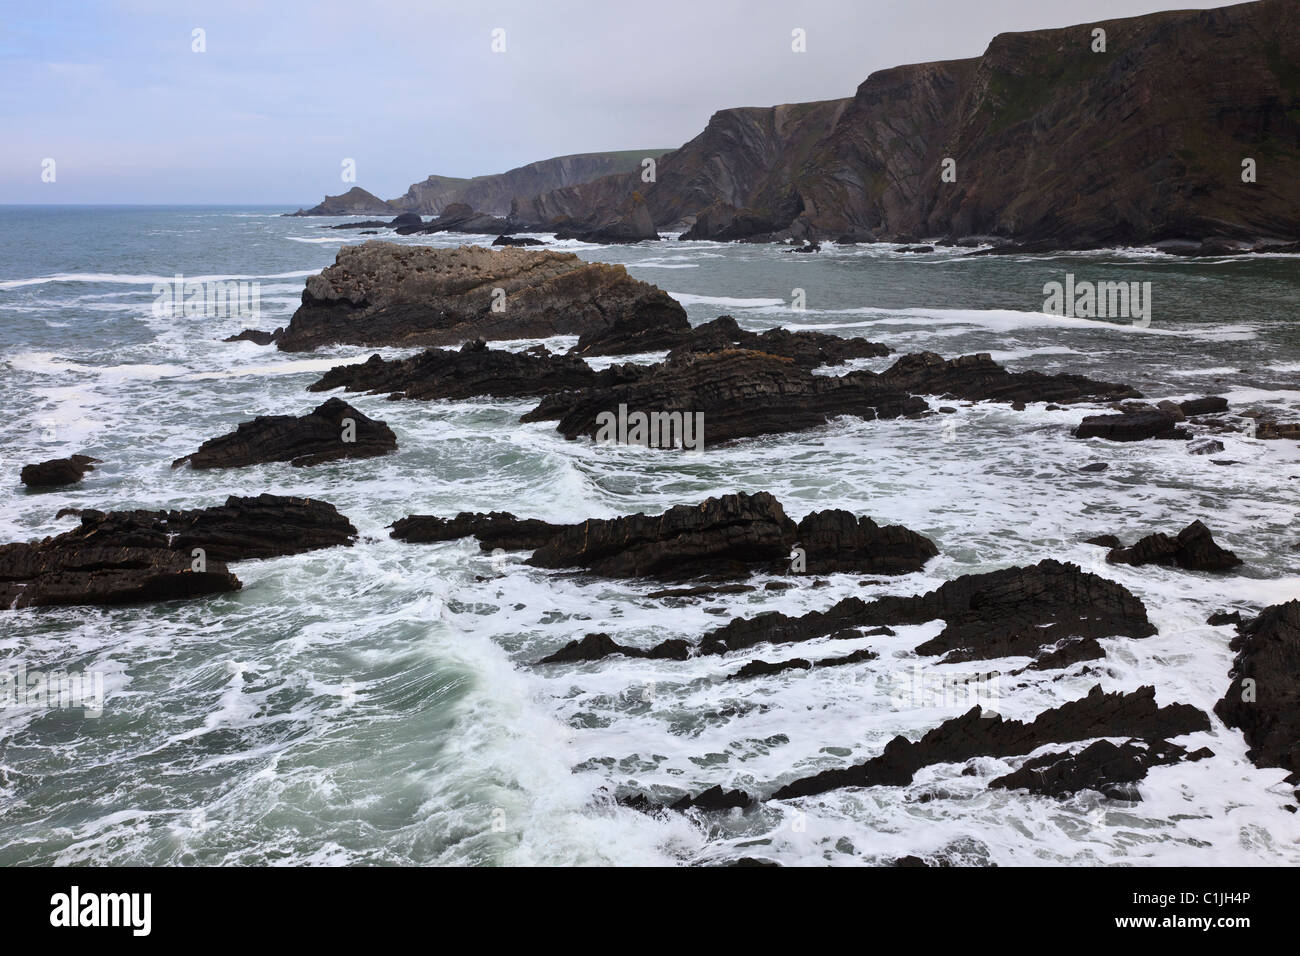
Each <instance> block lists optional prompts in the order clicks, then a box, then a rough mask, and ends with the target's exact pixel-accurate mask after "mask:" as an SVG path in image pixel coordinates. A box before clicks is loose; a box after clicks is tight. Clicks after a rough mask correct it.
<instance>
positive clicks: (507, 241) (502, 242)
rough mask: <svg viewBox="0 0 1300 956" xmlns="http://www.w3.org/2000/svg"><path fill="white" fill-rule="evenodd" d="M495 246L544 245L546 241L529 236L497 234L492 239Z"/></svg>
mask: <svg viewBox="0 0 1300 956" xmlns="http://www.w3.org/2000/svg"><path fill="white" fill-rule="evenodd" d="M492 245H494V246H544V245H546V243H544V242H542V240H540V239H529V238H528V237H527V236H497V237H496V238H495V239H493V240H492Z"/></svg>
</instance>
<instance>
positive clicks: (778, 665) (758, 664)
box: [727, 647, 879, 680]
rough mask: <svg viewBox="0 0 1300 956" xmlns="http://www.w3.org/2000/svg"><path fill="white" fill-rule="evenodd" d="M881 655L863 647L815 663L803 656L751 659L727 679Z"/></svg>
mask: <svg viewBox="0 0 1300 956" xmlns="http://www.w3.org/2000/svg"><path fill="white" fill-rule="evenodd" d="M878 656H879V655H878V654H876V652H875V651H873V650H871V649H869V648H865V647H864V648H863V649H862V650H860V651H854V652H853V653H852V654H845V655H843V656H841V657H824V658H822V659H821V660H819V661H817V662H816V663H814V662H813V661H807V660H804V659H803V658H802V657H795V658H791V659H790V660H785V661H776V662H769V661H750V662H749V663H748V664H746V665H745V666H744V667H742V668H741V669H740V670H738V671H736V672H735V673H734V674H729V675H728V676H727V680H748V679H750V678H751V677H770V676H771V675H773V674H780V673H782V672H783V671H789V670H799V671H807V670H813V669H814V668H818V667H842V666H844V665H846V664H860V663H862V662H863V661H874V660H875V659H876V658H877V657H878Z"/></svg>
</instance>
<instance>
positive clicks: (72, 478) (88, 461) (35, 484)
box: [18, 455, 103, 488]
mask: <svg viewBox="0 0 1300 956" xmlns="http://www.w3.org/2000/svg"><path fill="white" fill-rule="evenodd" d="M99 464H103V462H101V461H100V460H99V459H98V458H91V457H90V456H89V455H73V456H71V457H70V458H51V459H50V460H49V461H43V462H41V463H40V464H36V465H23V470H22V471H21V472H20V473H19V475H18V477H19V480H21V481H22V483H23V484H24V485H26V486H27V487H28V488H57V487H59V486H60V485H72V484H76V483H77V482H78V481H80V480H81V479H82V478H84V477H85V476H86V472H88V471H94V470H95V466H96V465H99Z"/></svg>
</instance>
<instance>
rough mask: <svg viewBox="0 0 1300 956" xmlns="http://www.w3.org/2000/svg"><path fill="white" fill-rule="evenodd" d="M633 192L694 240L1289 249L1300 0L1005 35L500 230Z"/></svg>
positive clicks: (658, 219)
mask: <svg viewBox="0 0 1300 956" xmlns="http://www.w3.org/2000/svg"><path fill="white" fill-rule="evenodd" d="M1095 28H1101V29H1104V30H1105V31H1106V52H1094V51H1093V49H1092V46H1093V30H1094V29H1095ZM945 158H951V159H952V160H954V161H955V175H956V179H955V181H954V182H945V181H944V180H943V178H942V175H941V174H942V172H943V169H944V166H943V161H944V159H945ZM1246 158H1251V159H1254V160H1255V161H1256V163H1257V169H1258V175H1257V181H1256V182H1254V183H1245V182H1243V181H1242V161H1243V160H1244V159H1246ZM632 191H639V192H640V193H641V194H642V195H643V196H644V199H645V201H646V203H647V205H648V208H649V209H650V212H651V214H652V216H653V218H654V222H655V225H656V226H658V227H664V226H669V225H672V224H675V223H678V222H680V221H681V220H682V219H684V218H693V220H694V226H693V227H692V229H691V230H690V232H688V233H687V235H688V236H690V237H692V238H719V239H735V238H743V237H747V236H762V235H765V234H772V233H776V234H787V233H788V234H794V235H807V234H808V233H810V232H812V233H815V234H818V235H821V236H827V235H830V236H838V235H842V234H850V235H853V236H855V237H859V238H879V239H891V240H892V239H911V238H914V237H918V236H951V237H960V236H968V235H981V234H993V235H999V236H1004V237H1007V238H1014V239H1017V240H1021V241H1027V242H1040V243H1044V244H1050V245H1056V246H1088V245H1100V244H1106V243H1114V242H1151V241H1158V240H1161V239H1166V238H1179V237H1187V238H1200V237H1206V236H1224V237H1235V238H1255V237H1276V238H1298V237H1300V4H1297V3H1295V0H1259V2H1256V3H1246V4H1240V5H1237V6H1232V7H1224V8H1220V9H1217V10H1205V11H1176V12H1170V13H1159V14H1151V15H1149V16H1142V17H1134V18H1130V19H1124V20H1110V21H1101V22H1099V23H1095V24H1085V25H1080V26H1075V27H1068V28H1065V29H1058V30H1042V31H1035V32H1030V33H1013V34H1002V35H1000V36H998V37H995V38H994V40H993V41H992V42H991V43H990V44H989V46H988V49H987V50H986V51H985V53H984V55H983V56H981V57H977V58H974V59H969V60H956V61H950V62H943V63H926V64H917V65H912V66H903V67H897V68H894V69H890V70H883V71H880V72H878V73H874V74H872V75H871V76H870V77H868V78H867V80H866V81H865V82H864V83H863V84H862V85H861V86H860V87H859V88H858V90H857V93H856V94H855V95H854V97H853V98H852V99H851V100H831V101H825V102H821V103H807V104H798V105H793V106H779V107H774V108H771V109H753V108H747V109H737V110H723V111H721V112H719V113H717V114H715V115H714V116H713V118H712V119H711V120H710V122H709V125H708V127H707V128H706V129H705V130H704V132H702V133H701V134H700V135H699V136H697V137H696V138H695V139H693V140H691V141H690V142H689V143H687V144H686V145H685V146H683V147H681V148H680V149H678V150H675V151H673V152H671V153H669V154H667V155H665V156H664V157H662V159H660V160H659V164H658V182H656V183H650V184H647V183H643V182H642V181H641V179H640V176H639V175H635V174H626V175H622V176H607V177H605V178H603V179H600V180H597V181H595V182H591V183H588V184H585V185H580V186H574V187H569V188H567V189H560V190H554V191H551V192H546V193H543V194H541V195H538V196H535V197H533V198H531V199H527V200H521V201H519V202H517V203H515V205H514V208H513V210H512V219H513V220H515V221H516V222H519V223H521V224H536V225H545V224H548V223H553V222H555V221H556V220H559V219H568V220H575V221H580V222H594V221H597V220H599V219H602V218H606V217H608V216H609V215H611V213H612V211H614V210H616V209H617V208H619V207H620V206H621V205H622V204H624V203H626V202H627V197H628V196H629V195H630V194H631V193H632Z"/></svg>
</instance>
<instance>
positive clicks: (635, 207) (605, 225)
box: [555, 191, 659, 244]
mask: <svg viewBox="0 0 1300 956" xmlns="http://www.w3.org/2000/svg"><path fill="white" fill-rule="evenodd" d="M555 238H556V239H577V240H578V241H580V242H600V243H614V244H627V243H634V242H641V241H643V240H646V239H651V240H656V239H658V238H659V233H658V232H657V231H656V230H655V224H654V219H653V218H652V217H651V216H650V209H649V207H647V206H646V204H645V200H644V199H643V198H642V196H641V194H640V193H639V192H635V191H634V192H633V193H632V195H631V196H630V197H629V199H628V201H627V203H625V204H624V205H623V207H622V208H621V209H620V210H618V212H616V213H615V214H614V215H612V216H609V217H607V218H605V219H602V220H600V221H598V222H596V223H595V224H594V225H584V224H581V223H568V224H564V225H559V226H558V227H557V228H556V229H555Z"/></svg>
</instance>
